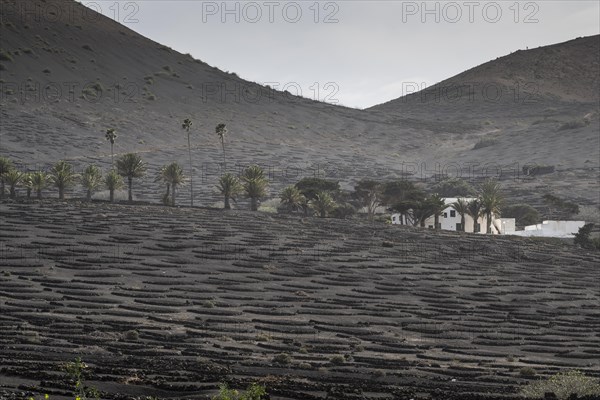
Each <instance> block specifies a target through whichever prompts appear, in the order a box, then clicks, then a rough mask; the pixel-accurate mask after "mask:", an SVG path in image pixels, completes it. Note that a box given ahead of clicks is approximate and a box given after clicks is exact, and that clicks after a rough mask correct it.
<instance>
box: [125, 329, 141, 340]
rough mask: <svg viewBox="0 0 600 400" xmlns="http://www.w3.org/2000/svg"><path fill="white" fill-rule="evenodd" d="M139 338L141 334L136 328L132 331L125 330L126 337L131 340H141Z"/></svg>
mask: <svg viewBox="0 0 600 400" xmlns="http://www.w3.org/2000/svg"><path fill="white" fill-rule="evenodd" d="M139 338H140V334H139V333H138V331H136V330H131V331H127V332H125V339H127V340H129V341H132V342H136V341H138V340H139Z"/></svg>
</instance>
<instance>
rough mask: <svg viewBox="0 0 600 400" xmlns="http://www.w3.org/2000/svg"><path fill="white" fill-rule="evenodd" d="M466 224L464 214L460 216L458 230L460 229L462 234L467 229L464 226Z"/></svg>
mask: <svg viewBox="0 0 600 400" xmlns="http://www.w3.org/2000/svg"><path fill="white" fill-rule="evenodd" d="M466 223H467V220H466V219H465V214H461V215H460V228H461V229H460V230H461V231H462V232H466V231H467V228H466V226H465V224H466Z"/></svg>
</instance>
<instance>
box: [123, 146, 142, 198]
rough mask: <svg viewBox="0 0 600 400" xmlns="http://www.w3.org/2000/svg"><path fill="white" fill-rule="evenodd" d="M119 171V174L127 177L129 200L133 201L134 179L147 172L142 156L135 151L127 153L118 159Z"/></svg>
mask: <svg viewBox="0 0 600 400" xmlns="http://www.w3.org/2000/svg"><path fill="white" fill-rule="evenodd" d="M117 171H118V172H119V175H121V176H123V177H125V178H127V183H128V188H129V195H128V199H129V202H132V201H133V179H134V178H141V177H142V176H144V175H145V174H146V164H145V163H144V161H143V160H142V158H141V157H140V156H139V155H137V154H135V153H127V154H124V155H122V156H121V157H120V158H119V159H118V160H117Z"/></svg>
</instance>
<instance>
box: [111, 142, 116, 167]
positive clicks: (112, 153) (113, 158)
mask: <svg viewBox="0 0 600 400" xmlns="http://www.w3.org/2000/svg"><path fill="white" fill-rule="evenodd" d="M113 146H114V144H113V143H111V144H110V169H115V153H114V151H113Z"/></svg>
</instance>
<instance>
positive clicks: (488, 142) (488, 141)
mask: <svg viewBox="0 0 600 400" xmlns="http://www.w3.org/2000/svg"><path fill="white" fill-rule="evenodd" d="M496 144H498V141H497V140H496V139H492V138H483V139H479V142H477V143H475V146H473V150H477V149H483V148H484V147H490V146H494V145H496Z"/></svg>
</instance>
